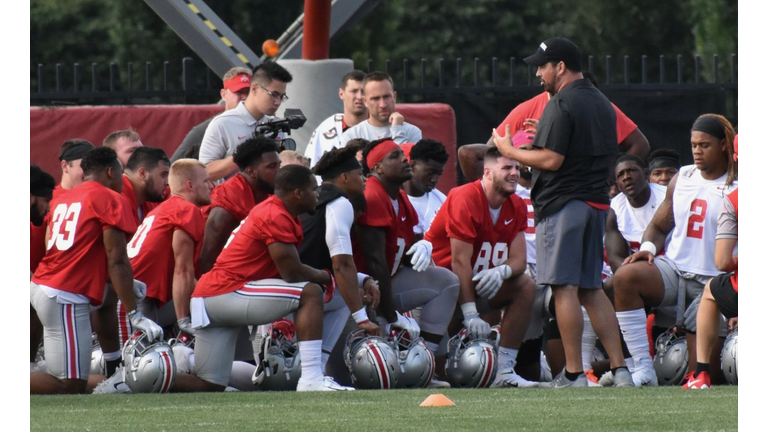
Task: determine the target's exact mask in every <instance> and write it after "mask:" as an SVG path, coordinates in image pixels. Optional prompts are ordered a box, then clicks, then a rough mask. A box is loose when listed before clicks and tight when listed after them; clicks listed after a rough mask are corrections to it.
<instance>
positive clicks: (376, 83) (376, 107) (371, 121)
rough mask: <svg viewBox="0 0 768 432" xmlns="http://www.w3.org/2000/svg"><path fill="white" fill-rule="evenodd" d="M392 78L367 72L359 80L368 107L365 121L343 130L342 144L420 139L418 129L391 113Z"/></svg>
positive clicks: (398, 114) (400, 115)
mask: <svg viewBox="0 0 768 432" xmlns="http://www.w3.org/2000/svg"><path fill="white" fill-rule="evenodd" d="M394 87H395V86H394V83H393V82H392V77H390V76H389V74H386V73H384V72H371V73H369V74H368V75H366V76H365V79H364V80H363V100H364V101H365V105H366V107H368V115H369V117H368V120H365V121H363V122H361V123H358V124H357V125H355V126H353V127H351V128H349V129H347V131H346V132H344V135H343V136H342V137H341V143H342V145H347V143H348V142H349V141H350V140H352V139H354V138H363V139H366V140H368V141H376V140H378V139H381V138H386V137H391V138H392V141H394V142H395V143H397V144H399V145H403V144H405V143H408V142H412V143H415V142H417V141H419V140H420V139H421V129H419V128H417V127H416V126H414V125H412V124H410V123H407V122H405V120H404V118H403V115H402V114H400V113H399V112H397V111H395V102H396V101H397V92H396V91H394Z"/></svg>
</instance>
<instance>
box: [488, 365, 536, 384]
mask: <svg viewBox="0 0 768 432" xmlns="http://www.w3.org/2000/svg"><path fill="white" fill-rule="evenodd" d="M538 386H539V383H538V382H535V381H528V380H527V379H525V378H523V377H521V376H520V375H518V374H517V373H516V372H515V370H514V369H506V370H501V371H498V372H496V379H495V380H493V383H492V384H491V388H509V387H515V388H533V387H538Z"/></svg>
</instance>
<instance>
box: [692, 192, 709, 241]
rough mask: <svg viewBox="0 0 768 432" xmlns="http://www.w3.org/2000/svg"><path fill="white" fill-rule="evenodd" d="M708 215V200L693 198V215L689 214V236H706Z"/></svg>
mask: <svg viewBox="0 0 768 432" xmlns="http://www.w3.org/2000/svg"><path fill="white" fill-rule="evenodd" d="M706 217H707V201H706V200H702V199H696V200H693V202H692V203H691V215H690V216H688V237H691V238H697V239H700V238H702V237H703V236H704V220H705V219H706Z"/></svg>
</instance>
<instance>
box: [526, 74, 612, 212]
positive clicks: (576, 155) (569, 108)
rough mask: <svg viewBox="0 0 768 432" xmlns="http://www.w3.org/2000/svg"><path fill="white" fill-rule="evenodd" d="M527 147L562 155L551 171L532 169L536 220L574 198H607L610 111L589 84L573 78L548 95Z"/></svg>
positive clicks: (599, 200) (602, 200) (600, 201)
mask: <svg viewBox="0 0 768 432" xmlns="http://www.w3.org/2000/svg"><path fill="white" fill-rule="evenodd" d="M533 146H534V147H543V148H546V149H549V150H552V151H554V152H556V153H559V154H561V155H563V156H565V159H564V160H563V164H562V166H561V167H560V168H559V169H558V170H557V171H546V170H538V169H534V170H533V180H532V186H531V202H532V204H533V212H534V218H535V221H536V223H538V222H539V221H540V220H541V219H543V218H545V217H547V216H550V215H552V214H554V213H557V212H558V211H560V209H562V208H563V207H564V206H565V204H567V203H568V201H571V200H574V199H575V200H580V201H588V202H593V203H598V204H608V203H609V199H608V184H607V183H606V180H607V179H608V176H609V175H610V172H611V170H612V169H613V161H614V158H615V157H616V154H617V153H618V141H617V138H616V112H615V111H614V109H613V107H612V106H611V102H610V101H609V100H608V98H606V97H605V95H603V94H602V93H601V92H600V91H599V90H598V89H597V88H595V86H593V85H592V83H590V82H589V81H588V80H586V79H580V80H576V81H574V82H572V83H571V84H569V85H567V86H566V87H565V88H564V89H563V90H561V91H560V92H558V93H557V94H556V95H554V96H553V97H552V99H550V101H549V103H547V105H546V107H545V108H544V113H543V114H542V116H541V119H540V120H539V125H538V128H537V131H536V138H535V139H534V141H533Z"/></svg>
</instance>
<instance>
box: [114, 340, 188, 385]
mask: <svg viewBox="0 0 768 432" xmlns="http://www.w3.org/2000/svg"><path fill="white" fill-rule="evenodd" d="M123 364H124V365H125V367H124V368H123V373H124V380H125V383H126V384H127V385H128V387H129V388H130V389H131V392H133V393H168V391H169V390H170V389H171V387H173V382H174V380H175V379H176V360H175V359H174V357H173V350H172V349H171V347H170V345H168V343H167V342H165V341H162V340H155V341H154V342H150V341H149V337H148V336H147V334H146V333H144V332H142V331H137V332H135V333H134V334H133V336H131V338H130V339H128V341H127V342H125V346H123Z"/></svg>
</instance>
